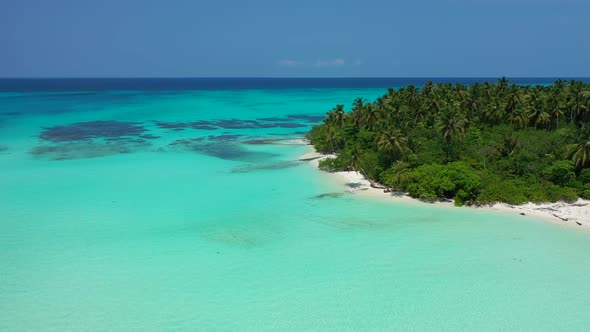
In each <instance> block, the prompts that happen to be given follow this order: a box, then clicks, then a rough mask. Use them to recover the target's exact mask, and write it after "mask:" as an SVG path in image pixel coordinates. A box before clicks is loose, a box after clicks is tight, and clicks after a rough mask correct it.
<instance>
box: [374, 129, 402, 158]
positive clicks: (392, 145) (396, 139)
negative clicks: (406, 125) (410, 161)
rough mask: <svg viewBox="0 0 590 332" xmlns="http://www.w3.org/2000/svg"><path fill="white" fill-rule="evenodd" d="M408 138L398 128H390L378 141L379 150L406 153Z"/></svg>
mask: <svg viewBox="0 0 590 332" xmlns="http://www.w3.org/2000/svg"><path fill="white" fill-rule="evenodd" d="M407 142H408V140H407V139H406V137H404V136H403V135H402V133H401V132H400V131H399V130H397V129H393V130H388V131H385V132H383V133H382V134H381V138H380V139H379V142H378V143H377V146H378V148H379V150H381V151H385V152H387V153H391V154H394V153H396V152H399V153H400V154H402V153H404V151H405V150H406V144H407Z"/></svg>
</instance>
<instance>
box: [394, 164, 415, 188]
mask: <svg viewBox="0 0 590 332" xmlns="http://www.w3.org/2000/svg"><path fill="white" fill-rule="evenodd" d="M409 172H410V166H409V165H408V164H407V163H405V162H403V161H400V160H398V161H397V162H395V164H394V165H393V176H392V177H391V183H390V185H391V186H392V187H393V188H394V189H403V187H404V185H405V184H406V183H407V182H408V173H409Z"/></svg>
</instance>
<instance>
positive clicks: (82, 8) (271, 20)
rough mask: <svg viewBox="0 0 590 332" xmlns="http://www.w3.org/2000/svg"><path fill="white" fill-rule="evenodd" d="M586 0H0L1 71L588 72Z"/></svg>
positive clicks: (33, 74)
mask: <svg viewBox="0 0 590 332" xmlns="http://www.w3.org/2000/svg"><path fill="white" fill-rule="evenodd" d="M589 13H590V1H587V0H439V1H435V0H424V1H407V0H406V1H391V0H390V1H381V0H364V1H342V0H339V1H337V0H325V1H322V0H315V1H311V0H299V1H281V0H274V1H273V0H249V1H245V0H244V1H237V0H194V1H188V0H168V1H164V0H154V1H150V0H143V1H139V0H137V1H126V0H100V1H99V0H95V1H84V0H69V1H67V0H52V1H47V0H37V1H35V0H0V31H1V32H0V45H2V47H1V48H0V77H103V76H104V77H207V76H231V77H236V76H246V77H357V76H363V77H433V76H438V77H441V76H493V77H497V76H502V75H506V76H559V77H575V76H578V77H579V76H590V34H589V32H588V31H590V28H589V27H590V23H588V22H589V21H588V14H589Z"/></svg>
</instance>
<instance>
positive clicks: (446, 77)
mask: <svg viewBox="0 0 590 332" xmlns="http://www.w3.org/2000/svg"><path fill="white" fill-rule="evenodd" d="M441 78H442V79H448V78H497V79H501V78H507V79H510V78H553V79H574V78H590V76H508V75H500V76H309V77H297V76H61V77H60V76H20V77H18V76H17V77H8V76H7V77H0V80H18V79H54V80H60V79H62V80H66V79H441Z"/></svg>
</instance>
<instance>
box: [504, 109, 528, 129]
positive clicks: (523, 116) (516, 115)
mask: <svg viewBox="0 0 590 332" xmlns="http://www.w3.org/2000/svg"><path fill="white" fill-rule="evenodd" d="M529 119H530V114H529V113H528V112H527V110H526V109H525V108H524V107H518V108H516V109H514V110H513V111H512V113H511V114H510V118H509V119H508V121H509V122H510V123H511V124H512V126H513V127H514V128H515V129H523V128H526V126H527V125H528V123H529Z"/></svg>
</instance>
